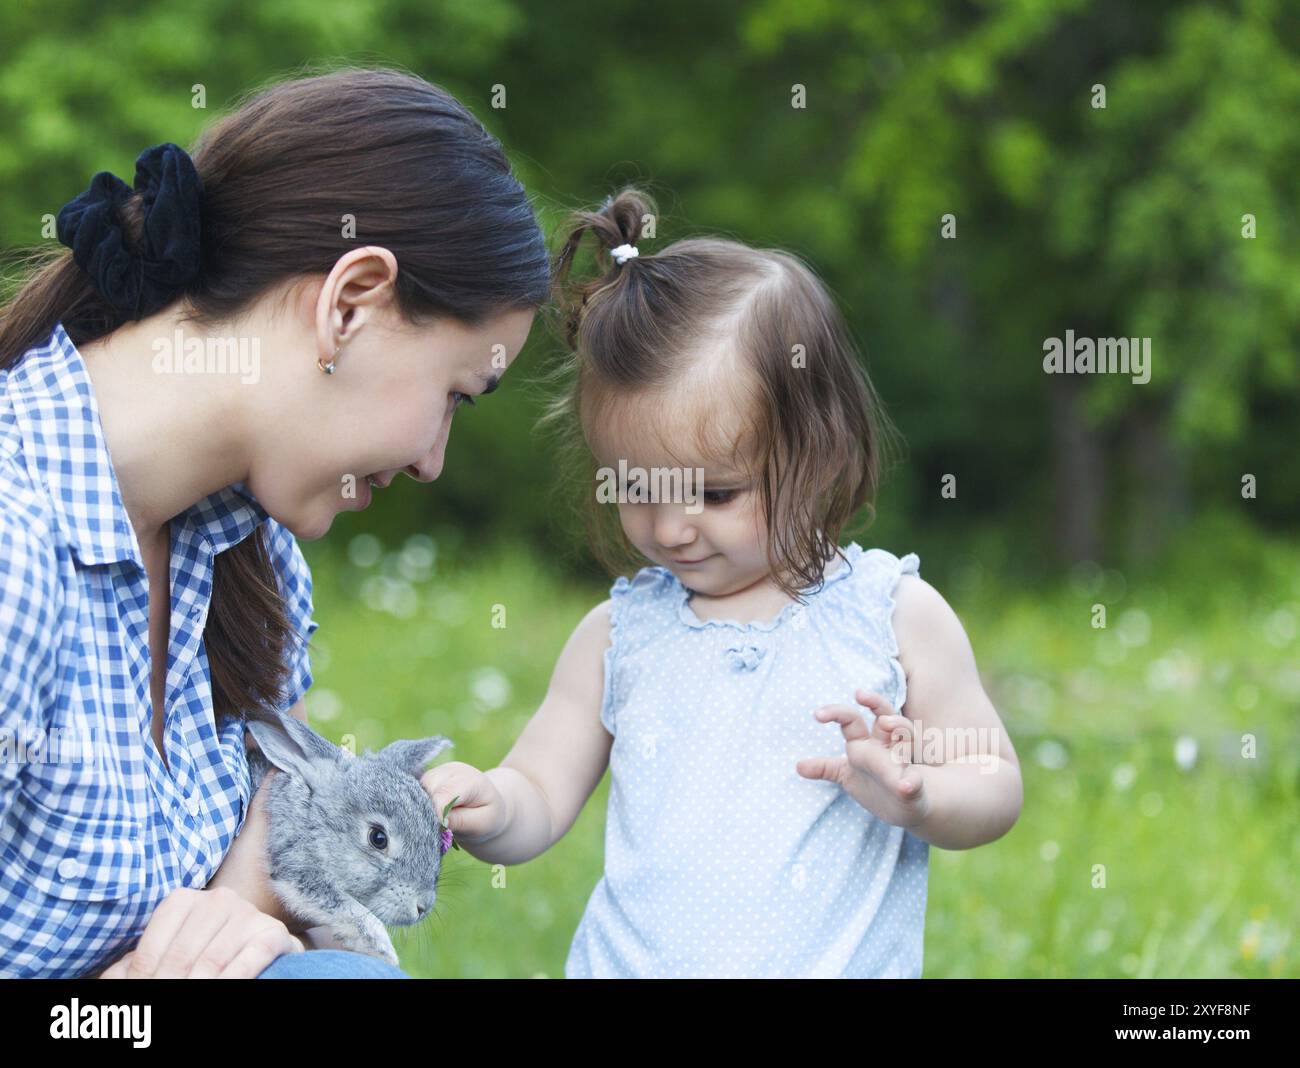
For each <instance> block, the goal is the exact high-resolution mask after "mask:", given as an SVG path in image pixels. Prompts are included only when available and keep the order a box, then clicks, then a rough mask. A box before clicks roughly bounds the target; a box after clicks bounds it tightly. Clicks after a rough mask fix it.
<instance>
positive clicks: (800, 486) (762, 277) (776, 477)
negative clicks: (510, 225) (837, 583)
mask: <svg viewBox="0 0 1300 1068" xmlns="http://www.w3.org/2000/svg"><path fill="white" fill-rule="evenodd" d="M655 215H656V212H655V206H654V202H653V201H652V200H651V198H650V197H649V196H648V195H647V194H645V193H644V192H642V191H639V190H637V189H633V188H628V189H624V190H623V191H622V192H620V193H618V194H617V195H615V196H613V197H611V198H610V199H608V200H607V201H606V202H605V203H604V205H603V206H602V207H601V208H600V209H599V210H597V211H581V212H577V213H575V215H574V217H573V219H572V222H571V225H570V228H569V232H568V238H567V240H566V242H565V244H564V245H563V246H562V247H561V249H560V251H559V253H558V255H557V258H556V265H555V271H554V279H555V285H556V288H557V292H558V299H557V301H556V304H557V306H558V308H559V313H560V316H561V333H562V335H563V338H564V341H565V344H566V347H567V349H568V351H569V352H570V354H571V355H570V358H569V360H568V361H567V363H566V365H565V366H564V367H563V368H561V369H560V372H559V375H558V377H559V378H560V379H561V380H563V381H564V382H565V388H564V389H563V390H562V392H561V393H560V395H558V396H557V397H556V398H555V400H554V401H553V403H552V404H551V406H550V408H549V409H548V411H547V413H546V415H545V416H544V423H546V424H551V425H554V424H560V425H561V426H563V427H565V428H567V430H568V434H567V438H566V441H565V445H566V447H567V449H568V450H569V452H570V455H571V456H572V457H574V458H575V459H576V464H575V466H576V467H577V468H578V476H577V477H578V479H579V481H580V482H581V483H582V484H583V498H584V500H585V501H586V502H587V505H588V506H587V507H586V509H585V517H586V522H587V530H588V534H589V536H590V539H591V543H592V549H593V552H594V553H595V555H596V557H597V559H598V560H599V561H600V562H601V563H602V564H604V565H605V566H606V567H607V568H608V569H609V570H610V571H611V572H613V573H618V572H620V571H623V570H625V569H628V568H631V567H636V566H639V565H641V564H643V563H645V560H644V558H643V557H641V556H640V554H639V553H637V552H636V550H635V548H634V547H633V546H632V545H631V543H630V542H629V541H628V539H627V537H626V535H625V534H624V533H623V530H622V526H621V524H620V523H619V522H618V517H617V514H616V512H617V510H616V509H612V508H609V507H607V506H605V505H602V504H600V503H598V499H597V494H596V492H595V489H594V487H595V484H596V471H597V468H596V457H595V455H594V452H593V450H592V447H591V446H592V440H593V436H594V435H596V434H599V432H600V430H601V428H602V427H606V426H609V425H613V424H614V423H615V422H625V421H626V420H627V419H629V418H638V419H640V418H644V416H643V415H638V414H637V413H634V412H633V411H632V410H631V408H633V407H637V406H638V403H639V402H640V401H641V400H644V399H649V395H653V398H654V401H655V403H656V404H657V407H654V406H652V408H651V410H650V411H651V414H650V416H649V418H650V419H651V420H654V419H655V418H656V417H657V415H656V413H658V414H667V413H668V410H667V407H666V405H665V400H666V403H667V405H671V407H672V412H673V413H674V414H680V412H681V411H682V410H683V409H684V408H686V409H691V408H693V409H694V410H696V411H697V412H702V413H705V415H704V417H702V418H697V419H696V421H695V427H696V430H695V434H694V436H695V438H696V440H695V445H696V447H697V448H698V449H700V450H701V451H702V454H703V455H708V456H713V457H717V458H722V459H725V460H726V461H727V462H728V463H730V464H731V465H733V466H738V467H740V468H743V469H747V470H749V471H750V472H751V473H752V474H754V475H755V476H756V481H757V484H758V490H759V494H760V500H761V503H762V508H763V515H764V517H765V520H766V525H767V532H768V559H769V564H770V566H771V574H772V576H773V580H774V581H775V582H776V583H777V584H778V585H779V586H780V587H781V589H782V590H783V591H785V592H786V593H787V594H788V595H790V596H791V597H795V598H800V597H801V591H803V590H805V589H809V588H820V585H821V583H822V579H823V573H824V570H825V565H826V563H827V562H828V561H829V560H830V559H831V557H832V556H833V555H834V554H835V552H836V551H837V547H838V545H839V538H840V535H841V533H842V532H843V530H844V527H845V524H846V523H847V522H848V521H849V519H850V518H851V517H852V516H853V515H854V513H856V512H857V511H858V509H859V508H861V507H863V506H864V505H865V504H867V503H868V502H869V501H871V499H872V498H873V497H874V495H875V491H876V488H877V485H878V481H879V478H880V473H881V465H882V451H883V445H884V442H885V440H887V438H888V436H889V435H890V434H892V428H891V427H890V424H889V422H888V420H887V419H886V418H885V416H884V413H883V411H882V409H881V407H880V404H879V402H878V400H877V399H876V395H875V392H874V390H873V389H872V386H871V383H870V380H869V379H868V378H867V375H866V372H865V369H864V368H863V365H862V362H861V360H860V359H859V357H858V355H857V352H856V349H855V346H854V344H853V341H852V338H851V337H850V334H849V330H848V327H847V325H846V324H845V322H844V319H843V317H842V316H841V314H840V312H839V310H838V308H837V307H836V305H835V302H834V300H833V299H832V298H831V296H830V294H829V293H828V292H827V291H826V289H825V287H824V286H823V285H822V284H821V282H820V281H819V280H818V279H817V277H816V275H815V274H814V273H813V272H812V270H811V269H809V267H808V266H807V265H806V264H804V263H803V262H802V261H801V260H800V259H799V258H798V257H796V256H794V255H792V254H791V253H788V252H782V251H778V250H775V249H755V248H750V247H749V246H747V245H744V244H741V243H740V242H737V241H732V240H727V239H722V238H715V237H694V238H686V239H684V240H680V241H677V242H675V243H673V244H671V245H669V246H668V247H667V248H665V249H663V250H662V251H660V252H657V253H654V254H653V255H650V254H647V253H645V252H643V251H640V250H638V252H639V254H638V255H637V256H636V257H634V258H629V259H626V260H625V262H624V263H623V264H622V266H619V265H618V263H617V261H616V260H614V258H613V257H612V256H610V255H609V252H610V250H612V249H615V248H617V247H618V246H620V245H624V244H629V245H636V243H637V241H638V240H640V238H641V232H642V227H643V226H644V224H645V222H646V221H647V220H649V219H653V218H655ZM587 234H594V235H595V238H596V244H597V252H598V255H599V256H600V257H601V258H602V259H603V261H604V265H603V269H602V270H601V271H600V272H599V273H598V275H597V276H596V277H594V278H590V279H587V280H585V281H584V280H581V279H577V278H575V277H574V275H573V265H574V260H575V257H576V255H577V253H578V251H579V249H580V247H581V245H582V242H583V239H584V238H585V237H586V235H587ZM702 348H704V349H708V350H709V351H711V352H713V353H718V352H725V353H727V354H728V355H727V356H724V357H723V358H722V359H721V361H720V362H721V363H722V364H723V372H724V373H723V374H719V373H718V371H717V368H714V369H712V373H711V371H710V369H709V368H701V367H700V363H699V355H700V353H701V350H702ZM732 359H734V361H735V362H734V365H733V364H732V363H731V360H732ZM732 366H734V367H735V369H736V373H734V374H732V373H731V372H730V370H729V368H730V367H732ZM683 382H684V383H685V385H682V383H683ZM719 386H720V387H721V388H725V389H727V390H728V391H731V392H733V394H734V396H735V398H736V399H738V400H739V401H740V403H741V410H742V411H743V412H744V413H745V416H746V428H745V429H746V432H745V433H744V434H743V436H742V438H741V439H740V440H729V441H723V440H720V439H719V434H718V430H719V423H718V421H717V420H714V419H711V418H709V417H708V416H707V413H708V411H709V410H713V411H717V410H718V406H719V405H720V404H721V403H723V402H724V400H725V398H724V397H722V396H720V395H719V394H718V392H717V390H718V388H719ZM629 398H631V401H632V404H631V405H630V406H629V404H628V403H626V402H628V400H629ZM673 421H674V422H676V420H673ZM670 451H671V446H670Z"/></svg>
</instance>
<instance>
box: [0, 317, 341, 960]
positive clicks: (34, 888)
mask: <svg viewBox="0 0 1300 1068" xmlns="http://www.w3.org/2000/svg"><path fill="white" fill-rule="evenodd" d="M263 524H264V525H265V527H266V535H267V543H268V546H269V549H270V554H271V556H272V559H273V561H274V564H275V567H276V571H277V574H278V575H279V578H280V584H281V588H282V591H283V593H284V596H285V602H286V606H287V608H288V611H289V615H290V618H291V619H292V621H293V623H294V624H295V626H296V628H297V634H298V639H299V640H298V642H297V644H296V647H295V651H294V653H293V663H292V665H291V667H292V671H291V675H290V683H289V693H288V695H287V699H286V701H285V703H284V708H285V709H288V708H289V707H290V706H291V705H292V704H294V703H295V702H296V701H297V700H298V699H299V698H300V697H301V696H302V695H303V693H304V692H306V690H307V688H308V687H309V686H310V685H311V670H310V666H309V662H308V656H307V641H308V639H309V638H310V637H311V634H312V633H313V632H314V631H315V629H316V623H315V622H314V621H312V618H311V616H312V603H311V573H310V571H309V570H308V568H307V564H306V561H304V559H303V557H302V551H301V550H300V549H299V547H298V544H297V542H296V541H295V540H294V538H293V535H292V534H290V533H289V531H287V530H286V529H285V528H284V527H282V526H281V525H280V524H279V523H277V522H276V521H275V520H274V519H271V518H270V517H269V516H268V515H267V513H266V512H265V511H264V510H263V509H262V508H261V506H260V505H258V503H257V502H256V501H255V500H254V499H253V498H252V497H251V496H250V495H249V493H248V492H247V490H245V489H244V488H243V486H242V485H235V486H231V487H228V488H227V489H224V490H221V491H220V492H218V493H214V494H213V495H212V496H210V497H207V498H205V499H204V500H202V501H200V502H199V503H198V504H196V505H194V506H193V507H192V508H190V509H188V510H187V511H185V512H183V513H181V514H180V515H178V516H177V517H175V518H174V519H172V520H171V539H172V542H171V636H170V640H169V642H168V649H167V681H166V709H167V713H166V726H165V730H164V748H165V751H166V753H167V760H168V762H169V763H170V767H169V766H168V764H165V763H164V762H163V759H162V757H161V756H160V755H159V753H158V750H157V748H156V747H155V745H154V742H153V738H152V733H151V731H152V719H153V712H152V700H151V696H150V679H149V598H148V592H147V590H146V576H145V570H144V565H143V562H142V559H141V556H140V550H139V546H138V544H137V542H136V538H135V534H134V531H133V530H132V528H131V526H130V522H129V520H128V518H127V514H126V511H125V509H124V508H123V506H122V496H121V493H120V490H119V487H118V484H117V479H116V476H115V475H114V472H113V467H112V464H111V462H110V459H109V455H108V451H107V448H106V447H105V443H104V435H103V430H102V428H101V426H100V422H99V409H98V407H97V405H96V403H95V397H94V394H93V393H92V391H91V381H90V378H89V376H88V375H87V373H86V366H85V363H84V362H83V361H82V357H81V355H80V353H78V352H77V349H76V347H75V346H74V345H73V343H72V341H71V339H69V337H68V335H67V333H66V332H65V331H64V329H63V326H62V324H59V325H58V326H56V327H55V329H54V331H53V332H52V333H51V335H50V337H49V339H48V340H47V341H46V342H45V343H44V344H42V345H39V346H37V347H34V348H32V349H30V350H28V351H27V352H26V353H25V354H24V355H23V358H22V359H21V360H20V361H19V362H18V363H17V364H16V365H14V366H13V367H11V368H10V369H9V370H8V371H0V977H11V976H49V977H65V976H77V975H84V974H88V973H92V972H97V971H99V970H100V969H101V967H102V966H103V965H104V964H105V963H106V962H108V961H109V960H110V959H112V958H114V957H116V956H117V955H119V953H120V952H121V951H122V950H123V949H125V948H127V946H128V945H129V944H130V943H132V942H133V941H134V940H135V939H137V938H138V937H139V936H140V934H141V933H142V932H143V931H144V928H145V925H146V924H147V922H148V920H149V918H150V916H151V915H152V913H153V911H154V909H155V908H157V906H158V904H159V903H160V902H161V901H162V899H163V898H164V897H166V896H167V895H168V894H169V893H170V892H171V891H173V890H175V889H176V888H177V887H181V886H187V887H203V886H205V885H207V882H208V880H209V879H210V878H211V877H212V875H213V873H214V872H216V870H217V868H219V867H220V865H221V862H222V860H223V858H224V857H225V855H226V852H227V851H228V850H229V848H230V845H231V842H232V840H233V839H234V837H235V835H236V834H238V833H239V830H240V829H241V828H242V827H243V823H244V815H245V813H246V811H247V806H248V800H249V774H248V764H247V760H246V756H245V750H244V731H243V726H242V724H241V723H240V721H239V719H238V718H235V717H228V718H226V719H224V720H223V723H222V725H221V727H220V728H219V729H218V728H217V727H216V726H215V725H214V717H213V710H212V687H211V681H210V677H209V673H208V659H207V653H206V650H205V648H204V644H203V627H204V623H205V621H206V619H207V614H208V606H209V603H210V601H211V593H212V562H213V558H214V557H215V556H216V554H217V553H220V552H222V551H224V550H226V549H229V548H230V547H231V546H232V545H235V544H237V543H238V542H240V541H242V540H243V539H244V538H246V537H248V536H249V535H250V534H252V533H253V531H254V530H255V529H256V528H257V527H258V526H259V525H263Z"/></svg>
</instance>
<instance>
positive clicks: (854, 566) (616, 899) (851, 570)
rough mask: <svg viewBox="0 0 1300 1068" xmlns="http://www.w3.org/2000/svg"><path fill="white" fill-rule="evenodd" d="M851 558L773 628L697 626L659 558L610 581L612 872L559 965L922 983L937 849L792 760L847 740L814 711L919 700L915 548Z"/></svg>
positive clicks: (610, 973) (576, 973) (625, 973)
mask: <svg viewBox="0 0 1300 1068" xmlns="http://www.w3.org/2000/svg"><path fill="white" fill-rule="evenodd" d="M843 554H844V559H843V560H841V561H840V563H839V566H838V569H837V570H835V571H834V572H833V574H831V575H830V576H829V577H828V578H827V579H826V581H825V584H824V585H823V587H822V589H821V590H820V591H819V592H817V593H815V594H811V595H810V597H809V599H808V602H807V603H806V604H803V605H800V604H797V603H793V602H792V603H791V604H788V605H786V606H785V608H784V609H782V611H781V612H780V614H779V615H778V616H777V617H776V618H775V619H772V620H770V621H767V622H762V623H751V624H741V623H737V622H735V621H731V620H701V619H700V618H699V617H697V616H696V615H695V612H694V610H693V609H692V608H691V606H690V603H689V597H690V591H689V590H687V589H686V587H685V586H683V585H682V583H681V582H680V581H679V580H678V579H677V578H676V576H674V575H673V574H672V572H671V571H669V570H668V569H667V568H663V567H647V568H643V569H642V570H641V571H640V572H638V573H637V575H636V576H635V578H633V579H632V580H631V581H629V580H628V579H627V578H625V577H624V578H620V579H619V580H618V581H617V582H615V583H614V585H613V587H612V588H611V590H610V596H611V599H612V605H611V614H610V620H611V644H610V646H609V648H608V650H607V651H606V653H605V692H604V700H603V704H602V707H601V713H600V717H601V722H602V723H603V724H604V725H605V729H606V730H608V731H609V732H610V734H612V735H613V736H614V743H613V747H612V749H611V752H610V761H609V765H610V776H611V778H610V793H609V810H608V814H607V816H606V826H605V874H604V876H603V877H602V878H601V880H600V882H599V883H597V884H596V888H595V890H594V891H593V892H592V895H591V898H590V900H589V901H588V903H587V908H586V911H585V912H584V913H583V916H582V920H581V922H580V923H579V925H578V929H577V932H576V933H575V935H574V939H573V945H572V946H571V947H570V950H569V955H568V959H567V961H566V963H565V975H566V977H568V978H571V979H576V978H603V977H620V978H668V977H694V978H776V977H808V978H833V977H844V978H873V977H878V978H919V977H920V975H921V956H922V944H923V934H924V926H925V899H926V877H927V872H928V862H929V845H928V843H926V842H924V841H922V840H921V839H919V838H917V837H915V836H914V835H912V834H911V833H909V832H907V831H904V830H903V829H902V828H901V827H894V826H891V825H889V824H887V823H885V822H884V821H883V820H880V819H877V818H876V817H875V816H873V815H872V814H871V813H870V812H868V811H867V810H866V809H865V808H863V807H862V806H861V805H859V804H858V803H857V802H856V801H854V800H853V798H851V797H850V796H849V795H848V794H847V793H845V792H844V790H843V789H842V788H841V787H840V786H838V785H837V784H835V783H830V782H820V781H814V780H810V779H805V778H804V777H803V776H801V775H800V774H799V773H798V772H797V771H796V770H795V764H796V763H797V762H798V761H799V760H801V759H803V758H804V757H816V756H829V755H843V753H844V737H843V734H842V733H841V731H840V727H839V725H838V724H835V723H819V722H818V721H817V720H816V719H814V718H813V712H814V710H815V709H817V708H819V707H820V706H822V705H826V704H833V703H843V704H849V705H853V706H854V707H859V706H857V703H856V701H855V700H854V696H853V695H854V691H856V690H857V689H859V688H865V689H868V690H874V691H876V692H878V693H880V694H882V695H883V696H885V697H886V698H887V699H888V700H889V701H890V703H891V704H893V706H894V707H895V708H896V709H900V710H901V709H902V707H903V702H904V701H905V699H906V696H907V694H906V679H905V677H904V674H903V670H902V667H901V665H900V664H899V662H898V659H897V656H898V646H897V643H896V641H895V637H894V631H893V624H892V616H893V603H894V602H893V595H894V590H895V587H896V586H897V584H898V580H899V576H900V575H903V574H916V573H917V569H918V567H919V564H920V561H919V560H918V559H917V557H916V555H915V554H908V555H907V556H905V557H903V558H902V559H901V560H900V559H899V558H898V557H896V556H894V555H892V554H891V553H888V552H885V551H884V550H882V549H871V550H867V551H864V550H863V549H862V548H861V547H860V546H859V545H857V544H856V543H853V544H850V545H848V546H846V547H845V548H844V549H843ZM861 711H862V714H863V716H864V718H865V720H866V723H867V725H868V727H869V726H870V725H871V723H872V722H873V721H874V716H873V714H872V713H871V712H870V710H868V709H865V708H862V709H861Z"/></svg>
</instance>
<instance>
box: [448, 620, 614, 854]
mask: <svg viewBox="0 0 1300 1068" xmlns="http://www.w3.org/2000/svg"><path fill="white" fill-rule="evenodd" d="M608 646H609V602H608V601H605V602H603V603H601V604H599V605H597V606H596V607H595V608H593V609H592V610H591V611H590V612H588V613H587V615H586V616H585V617H583V619H582V621H581V622H580V623H579V624H578V625H577V627H576V628H574V631H573V634H571V635H570V636H569V640H568V642H567V643H566V644H565V646H564V651H563V652H561V653H560V659H559V660H558V661H557V662H556V665H555V672H554V674H552V676H551V685H550V687H549V689H548V690H547V691H546V697H545V698H544V699H543V701H542V703H541V706H540V707H539V708H538V709H537V712H536V713H535V714H534V715H533V718H532V719H530V720H529V721H528V725H527V726H526V727H525V728H524V730H523V733H522V734H520V735H519V738H518V740H517V741H516V742H515V744H514V746H513V747H512V748H511V750H510V752H509V753H508V754H506V757H505V759H504V760H502V761H501V764H500V766H499V767H495V768H491V769H489V770H488V771H487V772H486V775H487V777H488V778H489V779H490V780H491V781H492V784H493V785H494V786H495V787H496V788H497V790H498V791H499V792H500V794H501V796H502V798H503V799H504V801H505V805H506V811H507V818H506V824H505V830H503V831H502V832H501V833H500V834H498V835H495V836H494V837H492V838H489V839H487V840H486V841H482V842H475V841H473V840H470V839H458V841H460V843H461V847H462V848H463V849H464V850H465V851H466V852H467V853H469V854H470V855H471V856H474V857H477V858H478V859H479V860H482V861H485V862H487V863H489V864H521V863H523V862H524V861H526V860H531V859H532V858H533V857H535V856H537V855H538V854H539V853H542V852H544V851H545V850H547V849H549V848H550V847H551V846H552V845H554V844H555V842H557V841H559V840H560V839H561V838H562V837H564V834H565V832H566V831H568V829H569V828H570V827H572V826H573V822H574V820H576V819H577V818H578V813H579V812H581V811H582V806H583V805H585V804H586V803H587V798H589V797H590V796H591V794H592V791H593V790H595V789H596V786H597V785H598V784H599V783H600V780H601V777H602V776H603V775H604V774H605V768H606V767H607V766H608V764H609V751H610V747H611V745H612V744H613V738H612V737H611V736H610V734H609V732H608V731H606V730H605V728H604V726H603V725H602V724H601V722H600V707H601V701H602V698H603V696H604V688H605V649H606V648H607V647H608Z"/></svg>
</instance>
